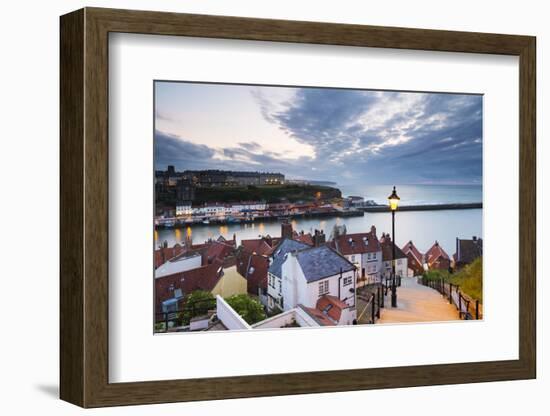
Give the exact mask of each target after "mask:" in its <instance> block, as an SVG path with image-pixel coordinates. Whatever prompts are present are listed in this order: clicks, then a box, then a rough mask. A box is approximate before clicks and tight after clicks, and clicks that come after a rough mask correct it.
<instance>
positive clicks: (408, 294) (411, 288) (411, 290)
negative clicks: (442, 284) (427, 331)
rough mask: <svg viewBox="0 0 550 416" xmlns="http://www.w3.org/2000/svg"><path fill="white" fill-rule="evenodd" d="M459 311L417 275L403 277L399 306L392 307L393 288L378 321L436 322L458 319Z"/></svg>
mask: <svg viewBox="0 0 550 416" xmlns="http://www.w3.org/2000/svg"><path fill="white" fill-rule="evenodd" d="M458 319H459V317H458V311H457V310H456V308H455V307H454V306H453V305H451V304H449V301H448V300H445V298H444V297H443V296H442V295H441V294H440V293H439V292H438V291H436V290H434V289H431V288H429V287H427V286H423V285H421V284H419V283H417V281H416V277H407V278H403V279H402V281H401V287H398V288H397V308H392V307H391V290H388V295H387V296H386V299H385V308H383V309H382V310H381V311H380V319H379V320H378V321H376V323H380V324H387V323H398V322H434V321H454V320H458Z"/></svg>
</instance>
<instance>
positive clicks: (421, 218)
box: [155, 185, 483, 255]
mask: <svg viewBox="0 0 550 416" xmlns="http://www.w3.org/2000/svg"><path fill="white" fill-rule="evenodd" d="M338 188H339V189H340V190H341V191H342V194H343V195H344V196H351V195H354V196H362V197H364V198H365V199H366V200H373V201H375V202H376V203H379V204H385V203H387V197H388V195H389V194H390V193H391V191H392V187H391V186H382V185H365V186H362V187H358V186H346V185H338ZM396 190H397V194H398V195H399V197H400V198H401V204H402V205H424V204H450V203H468V202H482V201H483V192H482V187H481V185H397V186H396ZM292 225H293V228H294V229H295V230H296V231H298V232H299V231H302V230H303V231H304V232H306V233H308V232H311V233H313V232H314V230H316V229H317V230H323V231H324V232H325V234H326V235H327V238H329V237H330V235H331V233H332V230H333V228H334V226H335V225H345V227H346V231H347V233H359V232H366V231H369V230H370V228H371V226H373V225H374V226H375V227H376V231H377V234H378V236H380V235H381V234H382V233H383V232H385V233H391V214H390V212H382V213H365V215H364V216H363V217H348V218H341V217H333V218H308V219H295V220H292ZM267 234H269V235H271V236H273V237H278V236H280V235H281V224H280V222H277V221H266V222H255V223H249V224H227V225H203V224H200V225H193V226H192V227H187V228H183V229H163V230H158V231H155V246H158V245H159V244H162V243H163V242H164V241H167V242H168V244H169V245H173V244H175V243H177V242H182V241H184V240H185V237H186V235H191V236H192V238H193V242H194V243H201V242H204V241H206V240H208V239H210V238H218V237H219V236H220V235H221V236H223V237H224V238H226V239H230V238H233V235H235V236H236V239H237V242H240V240H242V239H251V238H258V237H259V236H264V235H267ZM473 236H476V237H483V210H482V209H464V210H441V211H404V212H399V211H397V213H396V216H395V240H396V241H397V244H398V245H399V246H400V247H403V246H404V245H405V244H406V243H407V242H408V241H411V240H412V241H413V242H414V244H415V245H416V246H417V247H418V249H419V250H420V251H422V252H425V251H427V250H428V249H429V248H430V247H431V246H432V244H433V243H434V242H435V241H438V242H439V244H440V245H441V246H442V247H443V249H444V250H445V251H446V252H447V254H449V255H452V254H453V253H454V252H455V248H456V238H457V237H458V238H462V239H469V238H472V237H473Z"/></svg>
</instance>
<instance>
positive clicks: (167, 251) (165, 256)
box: [154, 242, 185, 269]
mask: <svg viewBox="0 0 550 416" xmlns="http://www.w3.org/2000/svg"><path fill="white" fill-rule="evenodd" d="M184 250H185V248H184V247H183V246H182V245H181V244H177V243H176V244H174V246H172V247H168V243H167V242H164V243H163V244H162V246H161V247H159V248H158V249H156V250H155V256H154V262H155V269H156V268H158V267H160V265H161V264H164V263H166V262H167V261H168V260H170V259H172V258H173V257H175V256H177V255H179V254H181V253H183V251H184Z"/></svg>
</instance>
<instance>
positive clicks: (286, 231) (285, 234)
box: [281, 221, 292, 240]
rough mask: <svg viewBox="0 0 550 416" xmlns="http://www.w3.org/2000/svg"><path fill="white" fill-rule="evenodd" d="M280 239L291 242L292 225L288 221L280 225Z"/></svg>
mask: <svg viewBox="0 0 550 416" xmlns="http://www.w3.org/2000/svg"><path fill="white" fill-rule="evenodd" d="M281 238H288V239H289V240H292V224H291V223H289V222H288V221H285V222H283V223H281Z"/></svg>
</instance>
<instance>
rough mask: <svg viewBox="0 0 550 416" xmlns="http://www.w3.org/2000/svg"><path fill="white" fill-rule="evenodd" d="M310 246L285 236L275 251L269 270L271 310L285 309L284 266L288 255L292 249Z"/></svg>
mask: <svg viewBox="0 0 550 416" xmlns="http://www.w3.org/2000/svg"><path fill="white" fill-rule="evenodd" d="M310 247H311V246H309V245H307V244H305V243H301V242H299V241H295V240H291V239H290V238H283V240H282V241H281V242H280V243H279V244H278V245H277V247H276V248H275V250H274V251H273V254H272V257H271V260H270V265H269V269H268V272H267V308H268V309H269V310H274V309H281V310H282V309H283V307H282V300H281V299H282V297H283V282H282V266H283V263H284V261H285V257H286V255H287V254H288V253H290V252H292V251H297V250H304V249H306V248H310Z"/></svg>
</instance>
